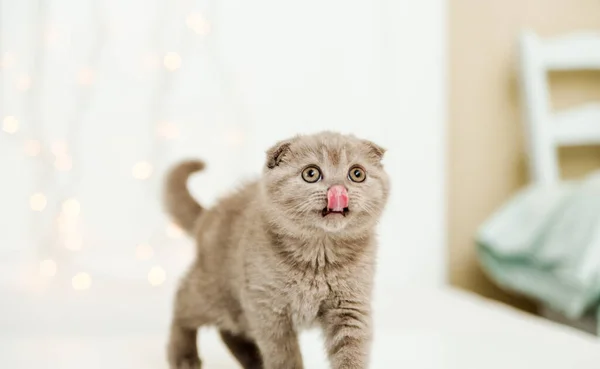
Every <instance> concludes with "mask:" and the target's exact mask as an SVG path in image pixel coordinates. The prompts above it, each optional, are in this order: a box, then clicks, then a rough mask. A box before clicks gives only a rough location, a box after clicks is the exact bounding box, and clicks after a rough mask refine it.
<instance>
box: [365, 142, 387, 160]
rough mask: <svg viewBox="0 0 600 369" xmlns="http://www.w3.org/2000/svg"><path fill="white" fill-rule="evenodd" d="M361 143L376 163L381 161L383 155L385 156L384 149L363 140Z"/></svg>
mask: <svg viewBox="0 0 600 369" xmlns="http://www.w3.org/2000/svg"><path fill="white" fill-rule="evenodd" d="M363 143H364V144H365V146H366V147H367V150H368V153H369V155H370V156H371V157H372V158H373V159H375V160H376V161H381V159H383V154H385V152H386V151H387V150H386V149H384V148H383V147H381V146H379V145H377V144H376V143H374V142H371V141H369V140H363Z"/></svg>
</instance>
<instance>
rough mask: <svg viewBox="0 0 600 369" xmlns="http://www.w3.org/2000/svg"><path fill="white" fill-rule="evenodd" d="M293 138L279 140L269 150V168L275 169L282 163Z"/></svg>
mask: <svg viewBox="0 0 600 369" xmlns="http://www.w3.org/2000/svg"><path fill="white" fill-rule="evenodd" d="M291 144H292V140H285V141H279V142H277V144H275V146H273V147H271V148H270V149H269V150H267V168H269V169H273V168H275V167H276V166H278V165H279V163H281V161H282V160H283V158H284V157H285V154H286V153H287V152H289V150H290V145H291Z"/></svg>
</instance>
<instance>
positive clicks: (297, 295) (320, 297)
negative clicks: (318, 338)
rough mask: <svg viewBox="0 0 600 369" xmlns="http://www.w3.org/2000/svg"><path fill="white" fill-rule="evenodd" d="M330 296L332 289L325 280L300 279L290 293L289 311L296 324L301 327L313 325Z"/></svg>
mask: <svg viewBox="0 0 600 369" xmlns="http://www.w3.org/2000/svg"><path fill="white" fill-rule="evenodd" d="M329 296H330V290H329V287H328V285H327V282H326V281H325V280H319V281H311V282H307V281H299V283H298V284H297V285H296V286H295V288H294V289H293V291H290V293H289V295H288V298H289V311H290V315H291V318H292V322H293V323H294V326H295V327H297V328H300V329H302V328H310V327H311V326H313V325H314V324H315V323H316V321H317V316H318V314H319V310H320V308H321V306H322V304H323V301H325V300H326V299H327V298H329Z"/></svg>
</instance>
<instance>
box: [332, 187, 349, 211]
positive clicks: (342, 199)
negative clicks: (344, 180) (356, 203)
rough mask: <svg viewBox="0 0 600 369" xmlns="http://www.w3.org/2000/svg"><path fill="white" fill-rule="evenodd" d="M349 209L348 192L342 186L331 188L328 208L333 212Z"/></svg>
mask: <svg viewBox="0 0 600 369" xmlns="http://www.w3.org/2000/svg"><path fill="white" fill-rule="evenodd" d="M347 207H348V190H347V189H346V187H344V186H342V185H335V186H331V187H329V189H328V190H327V208H328V209H329V210H331V211H343V210H344V208H347Z"/></svg>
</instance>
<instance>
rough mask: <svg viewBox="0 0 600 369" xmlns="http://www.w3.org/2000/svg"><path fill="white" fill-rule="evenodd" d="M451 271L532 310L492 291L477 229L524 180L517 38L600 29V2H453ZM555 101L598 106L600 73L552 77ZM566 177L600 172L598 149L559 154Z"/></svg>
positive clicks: (467, 284) (457, 280) (463, 282)
mask: <svg viewBox="0 0 600 369" xmlns="http://www.w3.org/2000/svg"><path fill="white" fill-rule="evenodd" d="M449 8H450V63H451V66H450V105H449V107H450V129H449V135H450V138H449V139H450V143H449V150H450V152H449V157H448V168H449V186H450V188H449V191H448V196H449V199H448V203H449V209H448V219H449V224H448V227H449V248H450V250H449V255H450V258H449V262H450V266H449V270H450V280H451V282H452V283H453V284H455V285H458V286H460V287H464V288H467V289H470V290H473V291H476V292H479V293H481V294H483V295H486V296H490V297H494V298H498V299H500V300H504V301H507V302H511V303H513V304H515V305H517V306H520V307H523V308H525V309H531V308H532V305H531V304H528V303H527V302H524V301H522V300H519V299H516V298H512V297H509V296H507V295H506V294H504V293H502V292H501V291H499V290H498V289H497V288H495V287H494V286H493V285H492V284H491V283H490V282H489V281H487V280H486V278H485V277H484V276H483V274H482V273H481V271H480V269H479V267H478V265H477V261H476V258H475V246H474V244H473V241H472V240H473V236H474V233H475V231H476V229H477V227H478V226H479V225H480V224H481V223H482V222H483V221H484V220H485V219H486V217H488V216H489V215H490V214H491V213H492V212H493V211H494V210H495V209H497V208H498V206H500V205H501V204H502V203H503V202H505V201H506V200H507V199H508V198H509V197H510V196H511V195H512V194H514V193H515V191H516V190H518V189H519V188H521V187H522V186H523V185H524V184H525V183H526V181H527V168H526V161H525V156H524V143H523V135H522V125H521V124H522V122H521V118H520V110H519V97H518V94H517V87H518V86H517V81H516V73H515V70H516V65H515V58H516V40H517V35H518V33H519V30H521V29H522V27H527V28H531V29H532V30H534V31H535V32H537V33H539V34H540V35H542V36H550V35H554V34H560V33H563V32H569V31H573V30H578V29H595V30H599V31H600V1H598V0H485V1H482V0H450V7H449ZM551 86H552V94H553V104H554V106H556V107H566V106H569V105H573V104H576V103H579V102H583V101H588V100H593V99H595V100H599V101H600V73H599V72H583V73H575V74H573V73H571V74H564V73H563V74H556V75H552V76H551ZM561 164H562V166H563V173H564V174H565V175H566V176H568V177H576V176H578V175H581V174H582V173H585V172H586V171H588V170H590V169H591V168H599V167H600V148H596V147H587V148H572V149H567V150H563V151H562V152H561Z"/></svg>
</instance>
